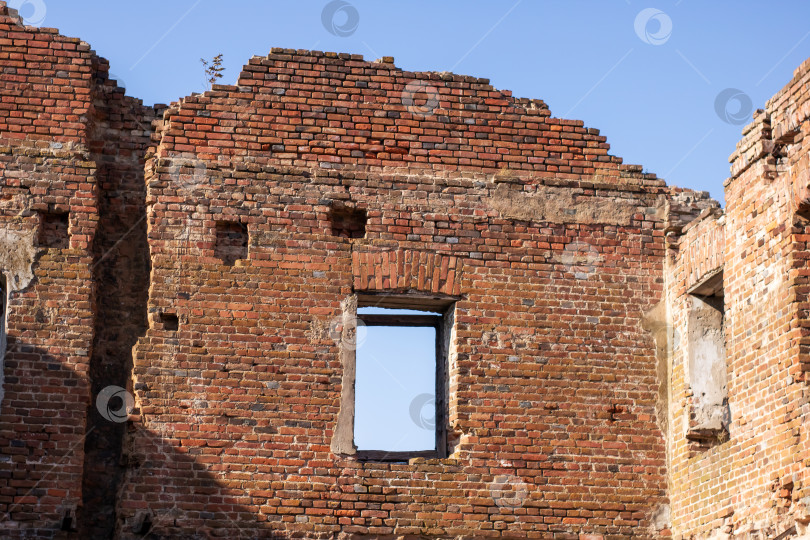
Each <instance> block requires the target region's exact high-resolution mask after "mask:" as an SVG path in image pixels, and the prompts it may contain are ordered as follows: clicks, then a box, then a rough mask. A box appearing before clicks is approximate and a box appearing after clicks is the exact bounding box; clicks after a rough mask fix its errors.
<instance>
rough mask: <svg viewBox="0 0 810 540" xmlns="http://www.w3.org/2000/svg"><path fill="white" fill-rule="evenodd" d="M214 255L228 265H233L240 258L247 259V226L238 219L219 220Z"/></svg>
mask: <svg viewBox="0 0 810 540" xmlns="http://www.w3.org/2000/svg"><path fill="white" fill-rule="evenodd" d="M214 256H215V257H217V258H218V259H221V260H222V262H223V264H226V265H228V266H233V265H234V264H235V263H236V261H237V260H239V259H247V257H248V231H247V226H246V225H244V224H242V223H239V222H236V221H217V240H216V244H215V245H214Z"/></svg>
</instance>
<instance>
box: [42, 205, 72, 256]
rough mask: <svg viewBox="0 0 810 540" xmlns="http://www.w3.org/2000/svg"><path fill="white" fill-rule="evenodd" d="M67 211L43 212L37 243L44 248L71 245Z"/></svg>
mask: <svg viewBox="0 0 810 540" xmlns="http://www.w3.org/2000/svg"><path fill="white" fill-rule="evenodd" d="M68 217H69V216H68V213H67V212H42V213H40V215H39V235H38V237H37V245H39V247H44V248H52V249H67V248H68V247H69V245H70V237H69V235H68V222H69V220H68Z"/></svg>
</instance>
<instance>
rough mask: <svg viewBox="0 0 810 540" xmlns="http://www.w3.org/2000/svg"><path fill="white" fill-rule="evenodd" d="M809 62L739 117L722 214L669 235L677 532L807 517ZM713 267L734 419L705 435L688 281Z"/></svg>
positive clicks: (778, 525) (760, 527)
mask: <svg viewBox="0 0 810 540" xmlns="http://www.w3.org/2000/svg"><path fill="white" fill-rule="evenodd" d="M808 67H809V65H808V62H805V63H804V64H803V65H802V66H801V67H800V68H799V69H798V70H797V71H796V75H795V77H794V79H793V81H791V82H790V84H788V85H787V86H786V87H785V89H784V90H783V91H781V92H780V93H779V94H777V95H776V96H775V97H774V98H773V99H772V100H770V101H769V102H768V105H767V106H766V109H765V110H764V111H758V112H757V113H756V114H755V116H754V122H753V123H752V124H751V125H749V126H748V127H747V128H746V130H745V132H744V138H743V140H742V141H741V142H740V143H739V144H738V146H737V150H736V152H735V153H734V154H733V155H732V156H731V163H732V177H731V178H730V179H729V180H728V181H727V182H726V201H727V208H726V212H725V216H723V217H720V218H718V217H717V215H716V214H715V215H708V216H706V217H705V219H704V220H703V221H701V222H699V223H696V224H693V225H692V226H691V227H690V228H689V229H688V230H687V232H686V233H685V234H684V235H683V236H681V237H680V239H679V240H678V242H676V243H675V245H674V246H673V248H674V249H673V252H672V255H673V263H674V264H673V265H672V266H671V268H670V270H669V272H668V287H667V288H668V297H669V299H670V300H669V302H670V310H671V313H670V316H671V321H672V325H673V327H674V332H673V335H674V336H675V339H674V343H673V347H672V356H671V400H672V408H671V418H670V421H671V430H670V435H669V436H670V444H669V453H670V473H669V474H670V482H671V484H670V500H671V501H672V526H673V531H674V533H675V534H674V536H675V537H676V538H708V537H710V536H712V535H717V534H720V535H725V534H727V535H729V536H723V537H724V538H727V537H733V538H773V537H776V536H777V535H779V534H782V533H784V532H785V531H790V530H791V529H792V528H793V527H796V529H798V530H799V532H802V530H803V526H804V525H803V524H804V523H806V521H805V520H808V519H810V515H808V514H807V508H808V507H810V499H807V495H809V494H810V493H808V492H807V489H808V488H807V481H808V479H807V475H806V466H807V463H806V462H805V460H806V459H807V457H806V456H807V449H808V446H807V433H806V428H805V427H804V423H803V421H802V417H803V416H805V415H807V414H808V413H810V409H808V399H807V398H808V389H807V382H806V380H805V379H806V376H805V375H804V372H803V369H802V367H803V364H802V363H801V359H802V356H801V355H800V349H801V347H803V343H804V340H805V339H806V338H804V336H805V335H806V330H805V328H806V326H807V324H806V323H805V322H804V321H805V320H806V318H807V317H806V305H807V304H806V302H807V275H808V271H807V269H806V268H807V248H806V238H807V236H806V231H807V229H806V219H805V218H803V217H802V216H801V215H800V214H801V212H802V211H803V209H802V204H803V203H802V200H803V198H804V195H803V190H804V189H806V185H807V171H808V168H807V148H808V147H807V143H806V142H805V141H806V140H808V139H807V138H806V137H805V135H806V134H807V131H808V126H810V122H808V116H810V115H808V112H810V109H808V107H809V106H810V105H808V103H810V102H809V101H808V99H807V97H808V92H807V88H808V81H810V71H808ZM723 239H724V243H723ZM721 251H722V253H723V256H722V257H721V256H719V253H720V252H721ZM716 268H722V270H723V282H724V283H723V288H724V299H725V351H726V365H727V371H728V405H729V410H730V417H731V423H730V425H729V428H728V437H727V438H726V439H725V440H719V441H714V442H713V443H709V444H703V445H701V444H695V443H694V442H691V441H688V440H687V439H686V438H685V432H686V430H687V427H688V426H687V424H688V421H689V420H688V414H689V413H688V411H689V403H690V400H691V391H690V388H689V382H688V377H687V376H686V373H685V364H686V354H687V345H688V339H689V336H687V334H686V329H685V325H686V318H687V309H688V308H687V303H688V295H687V294H686V292H687V290H688V289H689V287H690V286H691V285H693V284H695V283H696V282H697V281H699V280H700V277H701V275H705V273H706V272H711V271H712V270H713V269H716ZM805 422H806V421H805Z"/></svg>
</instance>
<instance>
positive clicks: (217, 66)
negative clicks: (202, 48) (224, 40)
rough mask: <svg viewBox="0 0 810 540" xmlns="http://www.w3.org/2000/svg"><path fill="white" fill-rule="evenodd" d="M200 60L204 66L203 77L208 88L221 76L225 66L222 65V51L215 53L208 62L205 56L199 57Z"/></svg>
mask: <svg viewBox="0 0 810 540" xmlns="http://www.w3.org/2000/svg"><path fill="white" fill-rule="evenodd" d="M200 62H201V63H202V65H203V67H204V68H205V77H206V81H207V82H208V89H209V90H210V89H211V88H213V87H214V84H215V83H216V82H217V80H218V79H221V78H222V72H223V71H225V68H224V67H222V53H219V54H218V55H216V56H215V57H214V58H212V59H211V61H210V62H209V61H208V60H206V59H205V58H200Z"/></svg>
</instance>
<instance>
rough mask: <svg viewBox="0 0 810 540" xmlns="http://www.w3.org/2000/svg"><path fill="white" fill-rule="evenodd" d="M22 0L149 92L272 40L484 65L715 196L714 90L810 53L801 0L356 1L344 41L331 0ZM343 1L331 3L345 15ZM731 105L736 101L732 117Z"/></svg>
mask: <svg viewBox="0 0 810 540" xmlns="http://www.w3.org/2000/svg"><path fill="white" fill-rule="evenodd" d="M15 3H16V4H18V5H19V4H23V5H22V6H21V7H22V13H23V15H29V16H30V17H32V18H33V17H36V19H37V21H34V22H39V19H42V17H43V15H44V20H42V21H41V25H43V26H53V27H57V28H59V29H60V30H62V32H63V33H64V34H67V35H71V36H78V37H81V38H82V39H84V40H85V41H87V42H89V43H90V44H91V45H92V46H93V48H94V49H95V50H96V51H97V52H98V53H99V54H101V55H102V56H104V57H106V58H107V59H108V60H110V63H111V71H112V72H113V73H114V74H116V75H117V76H118V77H119V78H120V79H123V80H124V81H125V82H126V87H127V90H128V92H129V93H130V94H131V95H134V96H137V97H140V98H142V99H143V100H144V102H146V103H147V104H153V103H168V102H171V101H173V100H175V99H177V98H179V97H181V96H185V95H187V94H189V93H191V92H192V91H200V90H203V89H204V86H205V83H204V76H203V74H202V69H201V66H200V63H199V59H200V57H206V58H210V57H212V56H214V55H215V54H217V53H219V52H222V53H223V54H224V55H225V61H226V67H227V71H226V72H225V78H224V79H223V82H225V83H232V82H235V81H236V78H237V76H238V74H239V72H240V71H241V66H242V65H244V64H245V63H246V62H247V60H248V58H250V57H251V56H252V55H264V54H267V53H268V52H269V50H270V48H271V47H288V48H296V49H317V50H322V51H324V50H325V51H340V52H351V53H359V54H363V55H364V56H365V57H366V58H368V59H370V60H373V59H375V58H377V57H380V56H394V57H395V60H396V65H397V66H399V67H401V68H403V69H406V70H412V71H431V70H436V71H453V72H456V73H462V74H467V75H475V76H479V77H488V78H489V79H491V81H492V83H493V84H494V85H495V86H496V87H497V88H502V89H509V90H512V91H513V92H514V95H515V96H518V97H533V98H540V99H543V100H544V101H546V103H548V104H549V106H550V107H551V112H552V114H553V115H554V116H557V117H567V118H577V119H581V120H584V121H585V124H586V125H587V126H589V127H594V128H598V129H600V130H601V131H602V133H603V134H604V135H606V136H607V138H608V142H609V143H610V144H611V146H612V153H613V154H615V155H619V156H622V157H623V158H624V159H625V162H626V163H635V164H640V165H643V166H644V167H645V168H646V169H647V170H648V171H650V172H654V173H656V174H658V175H659V176H661V177H663V178H665V179H666V180H667V181H668V182H669V183H671V184H675V185H679V186H684V187H690V188H694V189H700V190H706V191H709V192H711V194H712V195H713V196H714V197H715V198H716V199H718V200H720V201H721V202H722V197H723V193H722V182H723V180H724V179H725V178H726V177H727V176H728V156H729V155H730V154H731V152H732V151H733V150H734V146H735V144H736V142H737V141H738V140H739V136H740V129H741V127H742V126H741V125H739V124H734V123H728V122H724V121H723V120H721V118H720V117H719V116H718V115H717V113H716V111H715V100H716V97H717V96H718V95H719V94H720V93H721V92H722V91H723V90H725V89H726V88H736V89H739V90H741V91H742V92H744V93H745V95H746V96H748V97H749V98H750V103H752V104H753V107H754V108H760V107H762V106H764V104H765V101H766V100H767V99H768V98H769V97H770V96H771V95H773V94H774V93H775V92H776V91H777V90H779V89H780V88H781V87H782V86H783V85H784V84H786V83H787V82H788V80H789V79H790V77H791V76H792V73H793V69H794V68H795V67H796V66H797V65H798V64H799V63H800V62H801V61H802V60H804V59H805V58H807V57H808V56H810V24H808V21H810V2H807V0H793V1H774V2H762V1H759V2H754V1H712V2H701V1H698V0H680V1H675V0H670V1H661V2H655V3H650V2H647V1H641V0H614V1H595V0H594V1H577V0H556V1H538V0H521V1H515V0H507V1H506V2H494V1H492V2H475V1H444V2H426V1H408V2H404V1H400V2H381V1H379V0H378V1H371V0H368V1H363V0H352V1H351V3H350V5H351V6H352V7H353V8H354V10H355V11H356V13H357V25H356V28H354V31H353V32H350V35H348V36H343V37H341V36H339V35H334V34H333V33H330V32H329V31H327V29H326V27H325V26H324V24H323V22H322V11H323V9H324V7H325V6H326V5H327V4H328V2H326V1H298V2H293V1H288V2H278V1H271V0H251V1H246V0H242V1H239V0H232V1H230V2H214V1H212V0H172V1H171V2H167V1H165V0H164V1H154V0H139V1H138V2H112V1H109V0H103V1H102V0H95V1H89V0H71V1H70V2H64V1H57V0H12V5H14V4H15ZM650 7H652V8H656V9H658V10H659V11H661V12H663V13H664V15H665V18H664V19H662V18H661V17H660V16H657V17H648V19H647V20H648V21H649V23H648V25H646V27H645V28H646V30H647V34H645V33H643V32H642V33H641V35H642V36H649V37H648V41H649V42H652V43H656V42H662V43H661V44H657V45H656V44H651V43H648V42H645V41H643V40H642V39H641V38H640V37H639V34H637V32H636V28H635V24H634V23H635V22H636V18H637V17H638V15H639V13H641V12H642V10H644V9H647V8H650ZM347 13H349V12H348V11H347V10H345V9H344V10H339V11H338V12H337V13H336V19H335V20H336V24H337V26H338V27H341V26H342V25H345V23H346V22H347V21H346V17H347V16H348V15H347ZM341 17H342V19H341ZM667 20H668V21H671V29H668V28H667V25H666V22H667ZM662 21H663V22H664V23H665V24H664V26H663V27H662V26H660V24H661V22H662ZM337 33H340V32H337ZM343 33H346V32H343ZM737 108H739V102H737V101H732V102H730V105H729V111H730V113H731V114H732V115H733V114H734V113H735V112H736V109H737ZM746 112H748V111H747V110H745V111H743V113H746ZM747 117H748V118H750V114H749V115H747Z"/></svg>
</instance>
